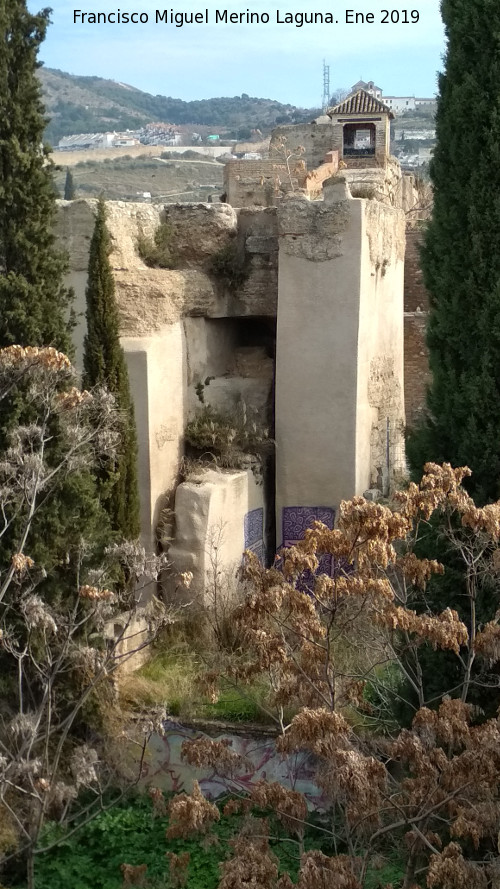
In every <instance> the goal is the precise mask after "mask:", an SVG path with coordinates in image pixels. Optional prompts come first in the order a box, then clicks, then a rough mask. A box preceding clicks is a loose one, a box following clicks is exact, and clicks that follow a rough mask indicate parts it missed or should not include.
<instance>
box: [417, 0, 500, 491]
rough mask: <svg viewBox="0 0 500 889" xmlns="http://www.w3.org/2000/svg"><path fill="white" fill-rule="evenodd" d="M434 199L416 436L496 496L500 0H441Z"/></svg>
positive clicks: (472, 484) (499, 460)
mask: <svg viewBox="0 0 500 889" xmlns="http://www.w3.org/2000/svg"><path fill="white" fill-rule="evenodd" d="M441 11H442V16H443V21H444V25H445V31H446V37H447V49H446V56H445V63H446V67H445V72H444V73H443V74H441V75H440V77H439V97H438V107H437V118H436V136H437V145H436V148H435V151H434V157H433V160H432V163H431V177H432V182H433V185H434V209H433V216H432V220H431V222H430V224H429V226H428V228H427V232H426V236H425V241H424V247H423V252H422V265H423V271H424V280H425V283H426V286H427V288H428V290H429V294H430V316H429V326H428V333H427V340H428V346H429V356H430V367H431V371H432V380H431V384H430V388H429V391H428V401H427V404H428V416H427V418H426V420H425V421H424V422H423V424H422V425H421V427H420V428H419V429H417V430H416V432H415V433H414V434H413V435H411V436H410V439H409V442H408V456H409V459H410V463H411V465H412V468H413V469H414V470H415V472H416V474H420V470H421V468H422V465H423V463H425V461H427V460H433V461H435V462H438V463H439V462H442V461H445V460H446V461H449V462H451V463H452V464H453V465H455V466H457V465H458V466H460V465H468V466H469V467H470V468H471V469H472V471H473V475H472V477H471V479H470V480H469V482H468V489H469V491H470V492H471V494H472V495H473V496H474V497H475V499H476V501H477V502H478V503H479V504H481V503H485V502H488V501H490V500H496V499H497V498H498V497H500V198H499V195H500V4H499V3H498V0H442V2H441Z"/></svg>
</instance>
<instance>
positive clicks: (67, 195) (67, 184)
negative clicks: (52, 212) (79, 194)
mask: <svg viewBox="0 0 500 889" xmlns="http://www.w3.org/2000/svg"><path fill="white" fill-rule="evenodd" d="M74 197H75V183H74V182H73V174H72V172H71V170H70V169H69V167H68V168H67V170H66V179H65V180H64V200H65V201H72V200H74Z"/></svg>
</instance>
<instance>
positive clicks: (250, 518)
mask: <svg viewBox="0 0 500 889" xmlns="http://www.w3.org/2000/svg"><path fill="white" fill-rule="evenodd" d="M243 521H244V532H245V549H248V550H250V551H251V552H252V553H255V555H256V556H257V558H258V559H259V561H260V562H262V564H264V510H263V508H262V507H259V508H258V509H251V510H250V512H247V514H246V515H245V518H244V520H243Z"/></svg>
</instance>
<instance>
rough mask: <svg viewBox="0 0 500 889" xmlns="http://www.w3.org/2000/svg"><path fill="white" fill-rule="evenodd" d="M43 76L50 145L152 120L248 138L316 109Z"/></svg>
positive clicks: (44, 72) (52, 73)
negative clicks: (253, 132)
mask: <svg viewBox="0 0 500 889" xmlns="http://www.w3.org/2000/svg"><path fill="white" fill-rule="evenodd" d="M39 76H40V79H41V82H42V88H43V98H44V102H45V106H46V109H47V116H48V117H49V118H50V121H49V124H48V126H47V130H46V137H47V140H48V141H49V142H50V143H51V144H52V145H57V143H58V141H59V139H60V138H61V137H62V136H66V135H71V134H73V133H88V132H93V133H98V132H106V131H107V130H125V129H137V128H139V127H141V126H143V125H144V124H146V123H151V122H152V121H162V122H166V123H171V124H175V125H182V124H193V125H195V126H209V127H213V128H219V129H220V128H224V129H225V130H226V131H228V132H227V135H228V136H231V137H233V138H247V135H246V132H243V131H247V130H252V129H260V130H267V131H268V130H270V129H272V127H274V126H276V125H277V124H280V123H298V122H300V121H303V120H310V119H311V117H312V116H314V114H317V113H318V112H317V109H316V111H314V110H310V109H309V110H307V109H300V108H296V107H295V106H294V105H283V104H281V103H280V102H275V101H273V100H272V99H258V98H252V97H251V96H247V95H246V93H243V94H242V95H241V96H234V97H232V98H228V97H223V98H215V99H202V100H198V101H193V102H184V101H183V100H182V99H173V98H171V97H167V96H152V95H150V94H149V93H144V92H142V91H141V90H138V89H136V88H135V87H132V86H128V85H127V84H124V83H117V82H116V81H114V80H104V79H103V78H101V77H78V76H75V75H72V74H66V73H65V72H64V71H57V70H55V69H52V68H44V67H42V68H40V70H39Z"/></svg>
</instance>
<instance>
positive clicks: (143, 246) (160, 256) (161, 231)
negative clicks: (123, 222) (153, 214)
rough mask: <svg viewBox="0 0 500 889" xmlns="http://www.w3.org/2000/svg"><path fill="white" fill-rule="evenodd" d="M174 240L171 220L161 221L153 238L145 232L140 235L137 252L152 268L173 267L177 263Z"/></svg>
mask: <svg viewBox="0 0 500 889" xmlns="http://www.w3.org/2000/svg"><path fill="white" fill-rule="evenodd" d="M173 242H174V227H173V225H172V224H171V223H170V222H161V223H160V225H159V226H158V228H157V229H156V231H155V233H154V235H153V237H152V238H149V237H148V236H147V235H144V234H141V235H139V237H138V239H137V252H138V253H139V256H140V257H141V259H142V261H143V262H145V263H146V265H148V266H150V267H151V268H156V269H173V268H175V264H176V256H175V247H174V243H173Z"/></svg>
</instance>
